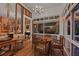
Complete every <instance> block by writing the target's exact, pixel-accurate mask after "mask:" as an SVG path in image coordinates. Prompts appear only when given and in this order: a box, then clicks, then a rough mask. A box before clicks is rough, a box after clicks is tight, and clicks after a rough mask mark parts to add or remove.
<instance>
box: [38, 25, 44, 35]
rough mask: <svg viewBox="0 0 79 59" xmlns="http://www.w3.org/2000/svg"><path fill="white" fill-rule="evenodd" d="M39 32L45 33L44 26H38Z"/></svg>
mask: <svg viewBox="0 0 79 59" xmlns="http://www.w3.org/2000/svg"><path fill="white" fill-rule="evenodd" d="M38 32H39V33H43V24H38Z"/></svg>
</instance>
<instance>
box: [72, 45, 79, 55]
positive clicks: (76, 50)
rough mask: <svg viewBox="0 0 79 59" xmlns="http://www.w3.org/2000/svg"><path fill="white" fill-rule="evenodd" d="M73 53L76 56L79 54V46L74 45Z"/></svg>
mask: <svg viewBox="0 0 79 59" xmlns="http://www.w3.org/2000/svg"><path fill="white" fill-rule="evenodd" d="M73 55H74V56H79V48H78V47H76V46H75V45H73Z"/></svg>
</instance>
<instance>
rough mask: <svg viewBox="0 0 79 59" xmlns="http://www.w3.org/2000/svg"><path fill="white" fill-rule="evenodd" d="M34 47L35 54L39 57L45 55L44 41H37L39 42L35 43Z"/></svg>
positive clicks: (46, 47)
mask: <svg viewBox="0 0 79 59" xmlns="http://www.w3.org/2000/svg"><path fill="white" fill-rule="evenodd" d="M35 46H36V48H35V52H36V53H39V55H41V56H43V55H47V53H48V43H47V42H46V41H43V40H39V41H37V43H36V45H35Z"/></svg>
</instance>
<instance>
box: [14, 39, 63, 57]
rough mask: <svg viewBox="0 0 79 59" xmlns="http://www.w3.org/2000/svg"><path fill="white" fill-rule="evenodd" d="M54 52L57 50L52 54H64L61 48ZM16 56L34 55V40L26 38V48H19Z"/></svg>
mask: <svg viewBox="0 0 79 59" xmlns="http://www.w3.org/2000/svg"><path fill="white" fill-rule="evenodd" d="M54 52H55V54H54V55H52V56H62V54H61V52H60V51H59V50H55V51H54ZM36 53H37V52H36ZM15 56H34V50H33V49H32V41H31V40H26V41H25V42H24V48H22V49H21V50H19V51H18V52H17V53H16V54H15Z"/></svg>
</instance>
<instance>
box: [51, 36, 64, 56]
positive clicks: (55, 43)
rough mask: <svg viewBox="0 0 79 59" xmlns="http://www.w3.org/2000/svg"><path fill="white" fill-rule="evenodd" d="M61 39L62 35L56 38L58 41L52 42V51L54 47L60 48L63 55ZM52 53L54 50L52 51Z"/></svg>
mask: <svg viewBox="0 0 79 59" xmlns="http://www.w3.org/2000/svg"><path fill="white" fill-rule="evenodd" d="M63 40H64V37H63V36H60V40H58V42H54V40H53V42H52V47H51V48H52V51H53V50H54V49H60V51H61V52H62V55H63ZM53 53H54V51H53Z"/></svg>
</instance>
